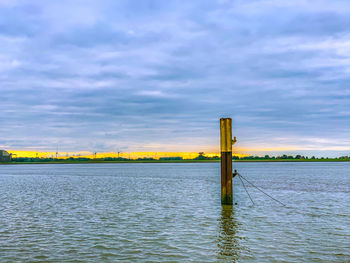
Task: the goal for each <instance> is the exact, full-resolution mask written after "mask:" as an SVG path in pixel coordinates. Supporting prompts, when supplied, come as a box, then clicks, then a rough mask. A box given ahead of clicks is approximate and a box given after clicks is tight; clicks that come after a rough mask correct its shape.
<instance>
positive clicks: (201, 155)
mask: <svg viewBox="0 0 350 263" xmlns="http://www.w3.org/2000/svg"><path fill="white" fill-rule="evenodd" d="M232 159H233V160H310V161H312V160H315V161H316V160H320V161H321V160H349V161H350V156H341V157H336V158H328V157H315V156H312V157H308V156H303V155H299V154H298V155H295V156H293V155H286V154H283V155H281V156H269V155H265V156H244V157H239V156H232ZM182 160H183V157H180V156H178V157H160V158H159V159H154V158H152V157H144V158H137V159H128V158H123V157H104V158H86V157H69V158H65V159H63V158H54V157H48V158H43V157H41V158H39V157H37V158H33V157H15V158H13V159H12V161H13V162H28V163H30V162H67V161H70V162H88V161H94V162H95V161H97V162H99V161H101V162H117V161H123V162H129V161H130V162H132V161H182ZM186 160H196V161H205V160H214V161H215V160H220V157H219V156H212V157H208V156H205V153H204V152H200V153H198V156H197V157H195V158H193V159H186Z"/></svg>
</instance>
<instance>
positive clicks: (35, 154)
mask: <svg viewBox="0 0 350 263" xmlns="http://www.w3.org/2000/svg"><path fill="white" fill-rule="evenodd" d="M8 152H9V153H12V155H13V157H29V158H55V157H56V152H39V151H16V150H13V151H11V150H9V151H8ZM198 155H199V153H198V152H120V153H119V154H118V153H116V152H98V153H96V155H95V154H94V153H92V152H86V151H82V152H58V153H57V158H59V159H67V158H70V157H73V158H79V157H83V158H90V159H94V158H107V157H112V158H118V157H121V158H126V159H138V158H153V159H159V158H162V157H182V158H183V159H193V158H196V157H197V156H198ZM233 155H234V156H238V157H244V156H247V154H240V153H233ZM204 156H206V157H215V156H218V157H220V153H204Z"/></svg>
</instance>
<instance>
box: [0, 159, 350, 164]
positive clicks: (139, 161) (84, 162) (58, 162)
mask: <svg viewBox="0 0 350 263" xmlns="http://www.w3.org/2000/svg"><path fill="white" fill-rule="evenodd" d="M349 161H350V159H343V160H339V159H333V158H325V159H274V160H271V159H267V160H264V159H260V160H232V162H234V163H235V162H237V163H261V162H264V163H266V162H269V163H270V162H271V163H273V162H276V163H278V162H288V163H290V162H296V163H299V162H349ZM219 162H220V160H130V161H98V160H89V161H49V162H44V161H31V162H7V163H5V162H4V163H0V165H16V164H89V163H95V164H96V163H219Z"/></svg>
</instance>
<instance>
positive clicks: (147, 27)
mask: <svg viewBox="0 0 350 263" xmlns="http://www.w3.org/2000/svg"><path fill="white" fill-rule="evenodd" d="M0 5H1V6H2V8H0V101H1V104H0V123H1V126H0V138H2V139H1V140H0V144H1V145H5V146H6V147H8V148H12V149H22V148H26V147H38V149H39V147H40V149H41V148H42V147H44V148H45V147H46V150H55V149H56V145H57V144H60V145H61V146H60V147H61V148H62V150H65V151H80V150H94V151H104V150H106V151H112V150H116V149H117V148H123V149H128V150H130V151H131V150H133V151H137V150H144V149H148V148H150V147H151V148H152V150H158V151H166V150H172V151H184V150H189V151H200V150H203V149H211V150H213V149H214V150H215V149H216V150H218V147H217V145H218V119H219V118H220V117H223V116H231V117H232V118H233V122H234V128H233V129H234V133H235V134H236V135H237V137H238V139H239V143H240V146H241V147H248V148H249V147H250V148H252V149H253V148H254V149H256V148H259V147H265V148H266V147H269V144H270V145H273V147H280V148H283V147H286V146H291V147H293V148H297V149H301V150H302V149H303V148H305V149H312V150H317V149H318V150H320V151H321V150H323V149H333V150H334V149H341V150H344V149H349V150H350V143H349V140H348V137H349V134H350V127H349V126H350V125H349V123H350V122H349V121H350V112H349V110H348V106H349V105H350V87H349V84H348V83H350V77H349V76H350V75H349V72H350V63H349V61H350V60H349V58H350V42H349V37H350V30H349V28H348V26H347V24H349V22H350V15H349V13H348V12H347V10H348V9H349V7H350V4H349V3H348V2H347V1H332V2H329V1H323V0H317V1H316V2H315V1H313V2H312V3H311V2H309V1H304V0H298V1H293V2H288V3H287V2H281V1H271V0H269V1H267V0H261V1H249V2H247V1H216V2H215V1H190V2H187V3H184V2H183V1H181V2H180V1H170V2H169V1H168V2H167V3H165V2H164V1H142V2H140V1H137V2H136V1H103V2H100V1H92V0H91V1H74V2H72V1H49V2H42V1H31V2H30V4H23V3H21V2H17V1H13V2H9V1H1V2H0ZM280 138H286V139H280ZM308 138H327V140H328V141H327V143H320V141H318V140H316V139H308ZM156 146H157V147H158V149H156V148H157V147H156ZM271 147H272V146H271Z"/></svg>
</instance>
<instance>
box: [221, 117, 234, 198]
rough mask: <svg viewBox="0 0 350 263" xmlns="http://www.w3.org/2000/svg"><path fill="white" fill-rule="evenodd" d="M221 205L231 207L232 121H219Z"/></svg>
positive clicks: (222, 119) (226, 119)
mask: <svg viewBox="0 0 350 263" xmlns="http://www.w3.org/2000/svg"><path fill="white" fill-rule="evenodd" d="M220 150H221V204H223V205H232V204H233V198H232V120H231V118H221V119H220Z"/></svg>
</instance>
